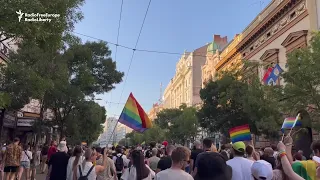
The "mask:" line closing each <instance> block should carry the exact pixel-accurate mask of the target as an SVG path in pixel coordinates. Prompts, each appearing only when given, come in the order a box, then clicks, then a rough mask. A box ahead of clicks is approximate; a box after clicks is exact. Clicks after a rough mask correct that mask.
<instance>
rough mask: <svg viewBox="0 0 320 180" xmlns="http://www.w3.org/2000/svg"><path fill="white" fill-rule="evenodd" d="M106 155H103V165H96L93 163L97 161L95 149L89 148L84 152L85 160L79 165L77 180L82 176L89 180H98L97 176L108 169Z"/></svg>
mask: <svg viewBox="0 0 320 180" xmlns="http://www.w3.org/2000/svg"><path fill="white" fill-rule="evenodd" d="M105 154H106V153H105V152H104V153H103V163H102V164H103V165H94V164H93V162H95V161H96V159H97V152H96V150H94V149H91V148H88V149H86V151H85V152H84V158H85V160H84V161H83V162H82V164H80V165H78V173H77V179H79V178H80V177H82V176H87V178H88V180H96V179H97V174H99V173H101V172H103V171H104V169H105V168H106V157H107V156H106V155H105Z"/></svg>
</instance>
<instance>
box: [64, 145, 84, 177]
mask: <svg viewBox="0 0 320 180" xmlns="http://www.w3.org/2000/svg"><path fill="white" fill-rule="evenodd" d="M83 160H84V157H83V156H82V148H81V146H76V147H75V148H74V150H73V154H72V157H71V158H70V159H69V161H68V166H67V180H77V170H78V166H79V165H80V164H81V163H82V161H83Z"/></svg>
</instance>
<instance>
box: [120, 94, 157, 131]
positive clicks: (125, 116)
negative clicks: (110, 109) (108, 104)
mask: <svg viewBox="0 0 320 180" xmlns="http://www.w3.org/2000/svg"><path fill="white" fill-rule="evenodd" d="M119 122H120V123H122V124H124V125H126V126H128V127H130V128H131V129H133V130H135V131H138V132H140V133H142V132H144V131H145V130H147V129H148V128H151V127H152V122H151V120H150V119H149V117H148V115H147V114H146V113H145V112H144V110H143V109H142V107H141V106H140V104H139V103H138V101H137V100H136V98H134V96H133V94H132V93H130V95H129V97H128V100H127V102H126V105H125V106H124V108H123V110H122V113H121V115H120V117H119Z"/></svg>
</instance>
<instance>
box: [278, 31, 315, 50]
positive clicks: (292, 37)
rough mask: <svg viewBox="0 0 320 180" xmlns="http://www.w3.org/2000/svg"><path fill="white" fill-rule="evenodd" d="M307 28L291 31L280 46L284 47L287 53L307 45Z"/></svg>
mask: <svg viewBox="0 0 320 180" xmlns="http://www.w3.org/2000/svg"><path fill="white" fill-rule="evenodd" d="M308 32H309V31H308V30H302V31H296V32H292V33H290V34H289V35H288V37H287V38H286V39H285V40H284V41H283V42H282V44H281V45H282V46H283V47H285V48H286V51H287V54H288V53H291V52H292V51H294V50H295V49H298V48H305V47H307V36H308Z"/></svg>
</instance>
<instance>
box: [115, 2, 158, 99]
mask: <svg viewBox="0 0 320 180" xmlns="http://www.w3.org/2000/svg"><path fill="white" fill-rule="evenodd" d="M151 1H152V0H149V4H148V7H147V10H146V13H145V15H144V18H143V21H142V25H141V28H140V32H139V35H138V38H137V41H136V44H135V46H134V49H132V56H131V59H130V63H129V67H128V70H127V74H126V78H125V80H124V83H123V88H122V91H121V94H120V99H119V103H120V101H121V98H122V95H123V92H124V89H125V85H126V83H127V79H128V76H129V72H130V69H131V65H132V61H133V57H134V53H135V51H136V49H137V46H138V43H139V40H140V36H141V33H142V29H143V26H144V23H145V21H146V18H147V15H148V12H149V8H150V4H151Z"/></svg>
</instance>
